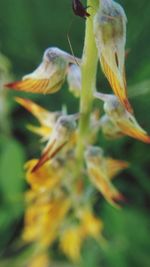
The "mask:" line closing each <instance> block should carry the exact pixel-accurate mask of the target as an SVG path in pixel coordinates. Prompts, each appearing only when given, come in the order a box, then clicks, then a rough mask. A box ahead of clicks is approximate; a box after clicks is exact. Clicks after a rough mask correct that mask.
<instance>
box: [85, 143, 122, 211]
mask: <svg viewBox="0 0 150 267" xmlns="http://www.w3.org/2000/svg"><path fill="white" fill-rule="evenodd" d="M85 159H86V164H87V172H88V175H89V178H90V180H91V182H92V183H93V185H94V186H95V187H96V188H97V189H98V190H99V191H100V192H101V193H102V195H103V196H104V198H105V199H106V200H107V201H108V202H109V203H110V204H112V205H113V206H116V207H119V205H118V204H117V202H118V201H123V200H124V197H123V196H122V194H121V193H120V192H119V191H118V190H117V189H116V188H115V187H114V186H113V184H112V183H111V181H110V178H109V176H108V175H109V174H108V171H107V167H108V166H107V160H106V159H105V158H104V156H103V151H102V150H101V149H100V148H99V147H94V146H93V147H92V146H91V147H88V149H87V150H86V152H85Z"/></svg>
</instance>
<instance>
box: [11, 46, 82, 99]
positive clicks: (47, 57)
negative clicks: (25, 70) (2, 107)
mask: <svg viewBox="0 0 150 267" xmlns="http://www.w3.org/2000/svg"><path fill="white" fill-rule="evenodd" d="M77 60H78V62H79V59H76V58H75V57H74V56H72V55H70V54H68V53H66V52H64V51H62V50H60V49H59V48H56V47H51V48H48V49H46V51H45V52H44V56H43V59H42V63H41V64H40V65H39V66H38V68H37V69H36V70H35V71H33V72H32V73H31V74H28V75H25V76H24V77H23V79H22V80H21V81H17V82H13V83H9V84H6V87H9V88H12V89H16V90H19V91H26V92H31V93H42V94H52V93H55V92H57V91H58V90H59V89H60V88H61V86H62V84H63V83H64V80H65V77H66V74H67V69H68V65H69V64H70V63H76V61H77Z"/></svg>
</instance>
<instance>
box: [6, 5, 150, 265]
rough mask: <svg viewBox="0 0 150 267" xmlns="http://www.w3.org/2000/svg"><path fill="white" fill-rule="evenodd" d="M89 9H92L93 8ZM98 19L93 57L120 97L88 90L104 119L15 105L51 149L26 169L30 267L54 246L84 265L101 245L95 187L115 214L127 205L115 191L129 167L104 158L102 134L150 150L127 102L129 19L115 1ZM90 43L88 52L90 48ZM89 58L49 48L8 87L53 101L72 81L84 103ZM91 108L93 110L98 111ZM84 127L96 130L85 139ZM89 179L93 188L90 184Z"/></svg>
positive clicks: (93, 20)
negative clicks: (92, 244) (86, 246)
mask: <svg viewBox="0 0 150 267" xmlns="http://www.w3.org/2000/svg"><path fill="white" fill-rule="evenodd" d="M75 2H76V1H74V3H75ZM77 2H78V1H77ZM90 2H91V3H93V5H94V1H92V0H91V1H90ZM93 10H95V8H93ZM76 11H77V9H76ZM78 11H79V8H78ZM84 12H85V9H84ZM93 12H95V13H92V14H91V15H90V16H87V18H86V23H87V29H88V23H89V25H90V27H89V28H90V30H91V29H92V34H93V35H92V36H90V38H91V39H92V38H93V36H94V39H93V40H92V42H93V43H92V44H93V51H94V49H95V51H96V52H95V54H96V53H97V54H98V57H99V59H100V64H101V67H102V71H103V72H104V74H105V76H106V78H107V80H108V81H109V83H110V86H111V88H112V90H113V92H114V94H115V95H112V94H110V95H108V94H102V93H98V92H96V89H95V87H94V90H93V88H92V87H93V84H95V81H93V80H92V81H91V84H89V85H88V86H89V88H86V90H89V91H91V90H93V91H94V93H93V92H92V93H91V95H92V100H91V101H93V98H94V97H95V98H98V99H100V100H102V101H103V102H104V112H105V113H104V115H101V116H100V115H99V112H98V111H97V110H92V111H91V112H90V113H88V112H87V113H86V114H84V111H83V110H84V109H83V110H82V106H83V105H81V109H80V111H79V112H78V113H76V114H71V115H70V114H66V113H65V114H64V112H62V111H56V112H50V111H47V110H45V109H44V108H43V107H40V106H39V105H38V104H36V103H34V102H32V101H31V100H29V99H23V98H19V97H17V98H16V101H17V102H18V103H19V104H20V105H22V106H23V107H24V108H26V109H27V110H28V111H29V112H31V113H32V114H33V115H34V116H35V117H36V118H37V120H38V121H39V126H33V125H29V126H28V128H29V129H30V130H31V131H32V132H34V133H35V134H38V135H39V136H40V137H41V141H42V142H44V143H45V142H46V145H45V146H44V148H43V151H42V153H41V156H40V158H39V159H32V160H30V161H29V162H27V163H26V165H25V170H26V180H27V182H28V184H29V186H30V189H29V190H28V192H27V193H26V202H27V209H26V213H25V226H24V231H23V238H24V240H25V241H26V242H32V243H33V244H34V245H35V248H36V249H35V251H36V253H35V254H34V256H33V258H32V262H31V266H36V267H37V266H38V262H42V266H43V267H46V266H47V265H48V258H47V257H48V256H47V255H48V248H49V247H50V246H52V245H53V244H54V243H57V244H58V247H59V248H60V250H61V251H63V253H64V254H66V255H67V256H68V257H69V258H70V259H71V260H72V261H78V260H79V259H80V254H81V248H82V245H83V242H84V240H85V239H86V238H87V237H92V238H94V239H95V240H96V241H98V242H102V240H103V238H102V230H103V223H102V220H101V219H100V218H98V217H96V215H95V213H94V208H93V207H94V201H93V194H94V192H95V191H94V190H93V189H94V187H95V188H96V189H97V190H98V191H99V192H100V193H101V194H102V196H103V197H104V198H105V199H106V201H107V202H108V203H110V204H111V205H113V206H114V207H117V208H118V207H120V202H121V201H124V196H123V195H122V194H121V193H120V192H119V190H118V189H117V188H116V187H115V186H114V185H113V182H112V179H113V178H114V176H115V175H116V174H118V173H119V172H120V171H121V170H123V169H125V168H127V167H128V163H127V162H124V161H121V160H117V159H113V158H111V157H106V156H105V155H104V151H103V149H102V148H100V147H97V146H96V145H95V144H96V141H97V134H98V132H99V131H100V130H102V132H103V133H104V135H105V136H106V137H108V138H109V139H114V138H115V139H117V138H120V137H122V136H124V135H128V136H130V137H132V138H135V139H138V140H140V141H143V142H145V143H150V137H149V136H148V134H147V133H146V131H144V130H143V129H142V128H141V126H140V125H139V124H138V122H137V121H136V119H135V116H134V112H133V108H132V106H131V104H130V103H129V100H128V97H127V85H126V76H125V63H124V61H125V41H126V22H127V19H126V15H125V12H124V10H123V8H122V7H121V6H120V5H119V4H117V3H116V2H114V1H113V0H101V1H100V5H99V6H98V8H97V10H95V11H93ZM78 13H79V12H78ZM88 15H89V14H88ZM85 17H86V16H85ZM88 37H89V36H88V34H87V38H88ZM90 38H89V40H87V42H86V45H87V43H88V42H89V43H90V42H91V40H90ZM90 45H91V43H90ZM87 50H88V49H87ZM88 56H89V55H88V54H87V55H86V47H85V50H84V53H83V58H82V59H78V58H75V57H74V56H72V55H70V54H68V53H66V52H64V51H62V50H60V49H58V48H54V47H52V48H48V49H47V50H46V51H45V52H44V56H43V59H42V63H41V64H40V65H39V66H38V68H37V69H36V70H35V71H33V72H32V73H31V74H28V75H26V76H24V77H23V79H22V80H21V81H17V82H13V83H9V84H7V85H6V86H7V87H9V88H12V89H17V90H19V91H26V92H32V93H43V94H51V93H55V92H56V91H58V90H59V89H60V88H61V87H62V84H63V83H64V81H65V79H67V81H68V87H69V90H70V91H71V92H72V93H73V94H74V95H75V96H77V97H80V99H81V101H82V100H83V98H84V97H85V96H84V90H85V88H84V82H85V80H84V79H85V78H84V77H86V79H87V80H88V75H90V72H89V73H85V66H86V69H87V68H88V66H87V65H86V62H87V58H88ZM90 58H92V56H91V55H90ZM93 71H95V70H93ZM88 101H89V99H87V105H88V104H90V105H92V102H91V103H89V102H88ZM84 103H86V99H84ZM82 112H83V113H82ZM85 115H86V120H85ZM84 120H85V121H84ZM87 124H88V127H87ZM82 125H86V127H87V128H88V129H90V130H89V131H87V132H86V131H85V132H84V135H82ZM85 133H86V136H85ZM81 136H84V137H85V138H84V139H83V138H82V141H83V144H82V147H83V151H82V149H81V155H80V160H79V158H78V155H79V153H76V148H77V146H78V144H79V143H81ZM79 151H80V150H79ZM82 152H83V153H82ZM82 154H83V156H82ZM87 178H89V181H90V182H87ZM92 185H93V186H92ZM37 257H38V258H39V261H37Z"/></svg>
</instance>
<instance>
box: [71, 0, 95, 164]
mask: <svg viewBox="0 0 150 267" xmlns="http://www.w3.org/2000/svg"><path fill="white" fill-rule="evenodd" d="M87 6H88V7H89V9H90V17H89V18H87V19H86V29H85V41H84V49H83V56H82V65H81V73H82V90H81V98H80V114H81V118H80V122H79V137H78V144H77V150H76V153H77V159H78V163H79V166H81V165H82V163H83V157H84V145H85V144H86V140H87V138H88V132H89V130H90V114H91V109H92V104H93V92H94V90H95V84H96V72H97V62H98V53H97V48H96V44H95V37H94V33H93V18H94V15H95V13H96V11H97V9H98V7H99V1H98V0H88V1H87Z"/></svg>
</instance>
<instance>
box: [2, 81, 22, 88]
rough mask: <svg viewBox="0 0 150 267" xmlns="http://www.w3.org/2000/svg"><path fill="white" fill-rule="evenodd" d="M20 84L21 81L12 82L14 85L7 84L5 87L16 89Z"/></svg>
mask: <svg viewBox="0 0 150 267" xmlns="http://www.w3.org/2000/svg"><path fill="white" fill-rule="evenodd" d="M18 83H19V81H17V82H12V83H7V84H5V85H4V86H5V87H6V88H10V89H16V87H17V85H18Z"/></svg>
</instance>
